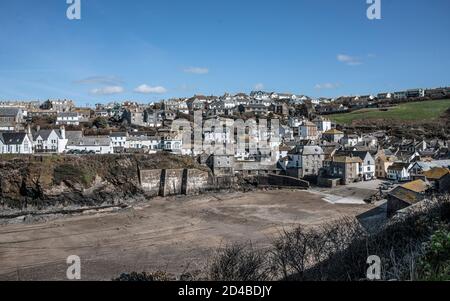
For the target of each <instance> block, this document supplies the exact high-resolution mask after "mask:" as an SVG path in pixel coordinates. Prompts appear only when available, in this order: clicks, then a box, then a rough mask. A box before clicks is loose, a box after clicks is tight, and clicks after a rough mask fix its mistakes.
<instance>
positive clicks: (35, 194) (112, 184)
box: [0, 154, 204, 209]
mask: <svg viewBox="0 0 450 301" xmlns="http://www.w3.org/2000/svg"><path fill="white" fill-rule="evenodd" d="M154 168H155V169H156V168H198V169H204V168H203V167H201V166H199V165H198V164H197V163H196V162H194V161H193V160H192V159H191V158H187V157H178V156H173V155H169V154H156V155H130V156H114V155H111V156H82V157H76V156H14V157H12V156H0V205H2V206H3V207H8V208H16V209H23V208H26V207H30V206H32V207H36V208H38V209H39V208H44V207H47V206H52V205H57V206H59V205H60V206H68V205H83V206H85V205H88V206H95V205H100V204H104V203H111V204H114V203H117V202H120V201H123V200H125V199H129V198H132V197H137V196H144V195H145V193H144V191H143V190H142V189H141V187H140V183H139V170H140V169H154Z"/></svg>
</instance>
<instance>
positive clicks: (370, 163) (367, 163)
mask: <svg viewBox="0 0 450 301" xmlns="http://www.w3.org/2000/svg"><path fill="white" fill-rule="evenodd" d="M352 155H353V156H354V157H359V158H360V159H361V160H362V164H360V166H359V169H360V173H361V175H362V177H363V179H364V180H365V181H369V180H373V179H375V169H376V166H375V158H374V157H373V156H372V155H371V154H370V153H369V152H366V151H355V152H352Z"/></svg>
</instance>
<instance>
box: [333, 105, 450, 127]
mask: <svg viewBox="0 0 450 301" xmlns="http://www.w3.org/2000/svg"><path fill="white" fill-rule="evenodd" d="M449 108H450V99H445V100H432V101H423V102H411V103H404V104H401V105H399V106H396V107H392V108H389V109H388V110H387V111H381V110H380V109H377V108H375V109H362V110H358V111H354V112H351V113H345V114H334V115H330V116H329V117H330V119H331V120H333V121H334V122H336V123H338V124H351V123H352V122H353V121H357V120H374V119H384V120H401V121H432V120H436V119H438V118H439V117H440V116H442V115H443V114H444V113H445V111H446V110H448V109H449Z"/></svg>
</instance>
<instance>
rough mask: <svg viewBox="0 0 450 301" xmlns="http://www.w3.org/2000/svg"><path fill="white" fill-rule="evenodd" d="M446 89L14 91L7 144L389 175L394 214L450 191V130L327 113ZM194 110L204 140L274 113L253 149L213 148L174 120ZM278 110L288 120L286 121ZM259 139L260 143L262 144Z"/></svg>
mask: <svg viewBox="0 0 450 301" xmlns="http://www.w3.org/2000/svg"><path fill="white" fill-rule="evenodd" d="M446 98H450V88H448V87H447V88H436V89H427V90H425V89H412V90H407V91H402V92H392V93H380V94H378V95H376V96H375V95H366V96H356V97H338V98H335V99H328V98H319V99H312V98H310V97H308V96H304V95H294V94H280V93H267V92H262V91H255V92H252V93H251V94H250V95H247V94H244V93H239V94H236V95H230V94H225V95H223V96H220V97H216V96H202V95H196V96H194V97H191V98H181V99H169V100H164V101H161V102H158V103H152V104H148V105H143V104H138V103H136V102H124V103H110V104H98V105H96V107H95V109H93V108H81V107H77V106H76V104H75V102H74V101H71V100H48V101H45V102H43V103H41V102H39V101H4V102H0V154H2V155H33V154H34V155H43V156H47V155H48V156H50V155H68V156H82V155H107V154H118V155H120V154H154V153H158V152H169V153H172V154H174V155H182V156H191V157H194V158H196V160H197V161H198V162H199V163H201V164H204V165H207V166H208V167H209V168H210V169H211V171H212V172H213V174H214V175H215V176H216V177H220V176H230V175H231V176H234V175H238V174H239V175H242V176H245V177H249V176H250V177H251V176H256V175H267V174H275V175H282V176H287V177H292V178H298V179H302V180H305V181H308V182H309V183H311V184H312V185H317V186H320V187H328V188H335V187H338V186H341V185H349V184H352V183H357V182H365V181H372V180H375V179H382V180H385V181H386V182H384V184H383V185H382V186H381V187H380V193H379V198H382V197H386V198H387V199H388V213H389V214H393V213H395V212H397V211H398V210H400V209H403V208H405V207H408V206H410V205H413V204H415V203H417V202H419V201H420V200H422V199H424V198H426V197H427V196H428V195H430V194H433V193H436V192H446V191H447V192H448V191H449V188H450V170H449V168H450V139H440V138H438V137H435V138H433V139H421V140H417V139H406V138H405V137H398V136H392V135H390V134H389V133H388V132H387V131H384V130H377V131H373V132H369V133H358V132H352V131H348V130H345V129H343V128H342V127H341V126H340V125H339V124H335V123H334V122H332V121H331V120H330V119H328V117H327V115H329V114H336V113H345V112H352V111H354V110H359V109H364V108H379V109H380V110H383V109H385V108H387V107H392V106H396V105H398V104H401V103H406V102H418V101H424V102H425V101H430V100H439V99H446ZM194 112H197V113H198V112H200V113H201V114H200V115H201V117H202V118H203V123H204V124H206V123H209V124H213V126H212V127H211V126H205V125H204V124H203V133H202V136H201V137H202V141H203V144H204V145H213V146H217V145H228V144H231V145H234V144H236V139H235V138H237V137H236V136H237V133H236V132H234V133H232V132H231V131H230V130H229V129H228V128H224V127H223V125H225V124H228V123H231V124H233V122H234V121H235V120H244V121H245V120H250V119H255V120H258V121H259V123H261V121H262V120H269V123H268V127H267V128H266V129H264V132H259V133H257V132H254V131H252V130H246V132H245V133H243V135H244V137H243V139H244V141H245V142H246V147H245V148H244V149H239V148H233V149H234V152H232V153H229V152H228V153H217V152H215V153H214V152H213V153H209V152H205V149H203V148H202V149H196V148H194V147H192V146H191V145H185V144H184V141H185V140H184V139H183V137H184V136H185V135H186V133H185V131H184V130H181V129H180V130H177V127H175V128H174V127H173V126H172V125H173V124H174V123H176V121H177V120H180V119H182V120H187V121H188V123H189V124H191V125H193V124H194V122H195V120H194ZM271 120H278V121H279V127H275V126H274V125H272V122H270V121H271ZM274 129H276V130H277V132H275V131H274ZM191 134H192V133H190V132H189V133H188V135H189V136H191ZM263 140H264V141H263ZM262 142H265V143H264V144H263V143H262ZM250 144H252V145H256V152H255V151H252V150H251V147H250V146H249V145H250ZM262 145H264V146H262Z"/></svg>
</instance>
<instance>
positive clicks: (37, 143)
mask: <svg viewBox="0 0 450 301" xmlns="http://www.w3.org/2000/svg"><path fill="white" fill-rule="evenodd" d="M31 136H32V137H33V149H34V152H36V153H58V154H61V153H63V152H64V151H65V149H66V146H67V141H68V140H67V139H66V130H65V128H64V126H63V127H61V129H59V130H54V129H47V130H41V129H38V130H36V131H35V132H34V133H32V134H31Z"/></svg>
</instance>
